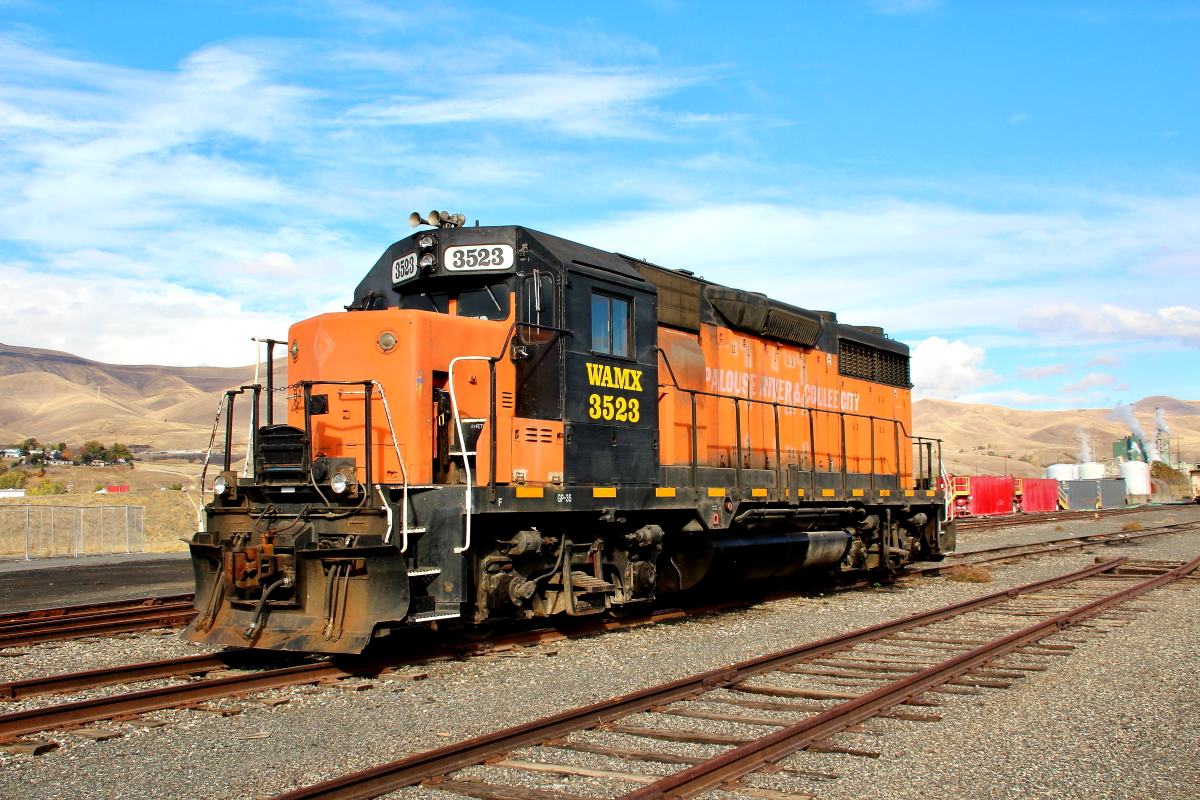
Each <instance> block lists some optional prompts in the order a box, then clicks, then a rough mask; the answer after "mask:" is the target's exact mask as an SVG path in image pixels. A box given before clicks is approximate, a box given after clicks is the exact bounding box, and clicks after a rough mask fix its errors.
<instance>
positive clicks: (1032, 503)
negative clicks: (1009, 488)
mask: <svg viewBox="0 0 1200 800" xmlns="http://www.w3.org/2000/svg"><path fill="white" fill-rule="evenodd" d="M1017 508H1019V509H1020V510H1021V511H1022V512H1023V513H1025V514H1036V513H1039V512H1044V511H1057V510H1058V481H1056V480H1054V479H1053V478H1017Z"/></svg>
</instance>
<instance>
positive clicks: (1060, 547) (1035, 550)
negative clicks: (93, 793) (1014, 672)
mask: <svg viewBox="0 0 1200 800" xmlns="http://www.w3.org/2000/svg"><path fill="white" fill-rule="evenodd" d="M1195 530H1200V521H1196V522H1177V523H1173V524H1170V525H1160V526H1158V527H1155V528H1151V529H1149V530H1144V531H1141V532H1139V533H1127V532H1124V531H1116V532H1113V533H1098V534H1090V535H1082V536H1068V537H1066V538H1063V539H1047V540H1043V541H1038V542H1023V543H1020V544H1006V545H997V546H996V547H983V548H980V549H978V550H968V551H965V552H959V553H952V554H951V557H952V558H954V559H955V561H952V562H951V563H948V564H937V565H935V566H932V567H913V568H910V569H908V570H905V571H904V572H902V573H900V575H901V577H904V576H927V575H944V574H946V573H947V572H952V571H954V570H956V569H960V568H962V567H969V566H975V565H979V564H991V563H994V562H999V561H1011V560H1012V559H1016V558H1025V557H1027V556H1038V555H1046V554H1050V553H1063V552H1066V551H1068V550H1081V549H1083V548H1085V547H1096V546H1101V547H1113V546H1116V545H1122V544H1130V543H1135V542H1137V541H1138V540H1140V539H1149V538H1151V537H1154V536H1166V535H1169V534H1172V533H1189V532H1191V531H1195ZM957 559H963V560H962V561H959V560H957Z"/></svg>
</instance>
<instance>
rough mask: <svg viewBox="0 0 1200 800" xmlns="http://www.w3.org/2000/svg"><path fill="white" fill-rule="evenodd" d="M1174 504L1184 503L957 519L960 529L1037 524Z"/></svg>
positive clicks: (1132, 511)
mask: <svg viewBox="0 0 1200 800" xmlns="http://www.w3.org/2000/svg"><path fill="white" fill-rule="evenodd" d="M1172 505H1182V504H1178V503H1154V504H1147V505H1144V506H1133V507H1131V508H1097V509H1080V510H1075V511H1038V512H1033V513H1030V514H1005V515H1003V516H999V517H958V518H957V521H958V528H959V530H978V529H981V528H1005V527H1009V526H1017V525H1037V524H1038V523H1043V522H1057V521H1060V520H1072V519H1082V518H1084V517H1092V518H1095V517H1097V516H1100V517H1114V516H1118V515H1121V514H1135V513H1137V512H1139V511H1142V512H1145V511H1153V510H1155V509H1159V508H1167V507H1168V506H1172Z"/></svg>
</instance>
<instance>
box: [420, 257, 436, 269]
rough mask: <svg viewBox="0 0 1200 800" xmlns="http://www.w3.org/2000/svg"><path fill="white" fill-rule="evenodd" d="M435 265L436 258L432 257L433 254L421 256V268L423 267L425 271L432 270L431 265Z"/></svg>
mask: <svg viewBox="0 0 1200 800" xmlns="http://www.w3.org/2000/svg"><path fill="white" fill-rule="evenodd" d="M436 263H437V258H436V257H435V256H434V255H433V253H426V254H425V255H423V256H421V266H422V267H425V268H426V269H432V268H433V265H434V264H436Z"/></svg>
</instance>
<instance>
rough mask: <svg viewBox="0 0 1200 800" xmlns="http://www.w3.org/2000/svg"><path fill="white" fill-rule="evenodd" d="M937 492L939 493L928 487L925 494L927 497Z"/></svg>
mask: <svg viewBox="0 0 1200 800" xmlns="http://www.w3.org/2000/svg"><path fill="white" fill-rule="evenodd" d="M935 494H937V492H935V491H934V490H933V489H926V490H925V496H926V497H933V496H934V495H935Z"/></svg>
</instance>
